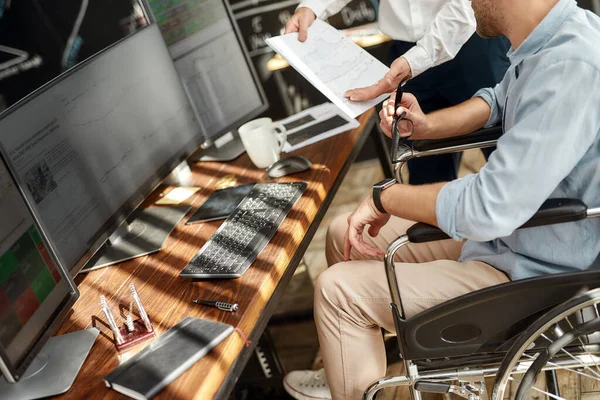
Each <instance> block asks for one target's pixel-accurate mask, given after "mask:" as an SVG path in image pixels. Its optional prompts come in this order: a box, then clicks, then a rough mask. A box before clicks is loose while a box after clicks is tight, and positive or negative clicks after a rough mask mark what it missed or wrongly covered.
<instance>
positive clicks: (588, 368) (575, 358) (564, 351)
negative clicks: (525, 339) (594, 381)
mask: <svg viewBox="0 0 600 400" xmlns="http://www.w3.org/2000/svg"><path fill="white" fill-rule="evenodd" d="M542 337H543V338H544V339H546V340H547V341H549V342H550V343H553V342H552V340H550V338H549V337H548V336H546V335H545V334H543V333H542ZM560 351H562V352H563V353H565V354H566V355H568V356H569V357H571V358H572V359H573V360H575V361H581V360H579V359H578V358H577V357H575V356H574V355H573V354H571V353H569V352H568V351H567V350H565V349H564V347H563V348H561V349H560ZM583 367H584V368H585V369H587V370H589V371H590V372H591V373H592V374H594V375H595V376H596V377H597V378H600V374H598V373H597V372H596V371H594V370H593V369H591V368H590V367H588V366H587V365H585V364H584V366H583Z"/></svg>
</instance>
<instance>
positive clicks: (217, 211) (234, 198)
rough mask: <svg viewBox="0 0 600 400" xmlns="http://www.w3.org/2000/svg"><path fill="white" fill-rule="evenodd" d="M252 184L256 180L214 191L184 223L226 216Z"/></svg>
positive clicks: (250, 189)
mask: <svg viewBox="0 0 600 400" xmlns="http://www.w3.org/2000/svg"><path fill="white" fill-rule="evenodd" d="M254 185H256V182H255V183H249V184H247V185H240V186H234V187H230V188H226V189H220V190H217V191H215V192H214V193H213V194H211V195H210V197H209V198H208V200H206V201H205V202H204V204H202V205H201V206H200V208H198V210H196V212H195V213H194V215H192V216H191V217H190V219H188V220H187V222H186V225H189V224H196V223H198V222H206V221H215V220H218V219H225V218H227V217H228V216H229V214H231V213H232V212H233V211H234V210H235V208H236V207H237V206H238V204H240V202H241V201H242V200H243V199H244V197H246V195H248V193H250V191H252V188H253V187H254Z"/></svg>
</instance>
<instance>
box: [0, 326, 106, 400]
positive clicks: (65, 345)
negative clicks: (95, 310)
mask: <svg viewBox="0 0 600 400" xmlns="http://www.w3.org/2000/svg"><path fill="white" fill-rule="evenodd" d="M99 332H100V331H98V329H96V328H90V329H86V330H83V331H77V332H73V333H67V334H65V335H60V336H54V337H51V338H50V339H48V342H46V344H45V345H44V347H42V350H41V351H40V353H39V354H38V355H37V357H36V358H35V359H34V360H33V362H32V363H31V365H30V366H29V368H27V370H26V371H25V374H23V377H21V379H20V380H19V381H18V382H16V383H8V382H7V381H5V380H4V379H0V400H4V399H7V400H8V399H10V400H30V399H39V398H42V397H48V396H55V395H58V394H61V393H65V392H66V391H67V390H69V389H70V388H71V385H73V382H74V381H75V377H76V376H77V374H78V373H79V370H80V369H81V366H82V365H83V362H84V361H85V359H86V357H87V355H88V354H89V352H90V351H91V350H92V346H93V344H94V341H96V337H97V336H98V333H99Z"/></svg>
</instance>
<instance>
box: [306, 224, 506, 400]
mask: <svg viewBox="0 0 600 400" xmlns="http://www.w3.org/2000/svg"><path fill="white" fill-rule="evenodd" d="M347 217H348V216H347V215H342V216H339V217H337V218H336V219H335V220H334V221H333V223H332V224H331V226H330V227H329V231H328V233H327V248H326V252H327V262H328V264H329V265H330V268H329V269H327V270H326V271H325V272H324V273H322V274H321V275H320V276H319V279H318V280H317V283H316V286H315V322H316V325H317V331H318V334H319V342H320V345H321V354H322V356H323V362H324V364H325V373H326V375H327V380H328V382H329V386H330V388H331V393H332V396H333V399H360V398H362V394H363V392H364V390H365V389H366V388H367V386H369V384H371V383H372V382H373V381H374V380H376V379H378V378H381V377H383V376H385V372H386V356H385V349H384V343H383V338H382V335H381V329H380V328H384V329H386V330H387V331H390V332H395V330H394V321H393V319H392V313H391V311H390V308H389V305H390V302H391V299H390V294H389V289H388V283H387V279H386V276H385V270H384V266H383V262H382V259H383V258H382V259H380V260H365V259H361V257H360V256H359V255H358V254H356V253H353V254H352V261H348V262H344V261H343V258H344V255H343V251H344V234H345V233H346V228H347V226H348V225H347ZM412 224H414V223H413V222H410V221H406V220H402V219H400V218H395V217H392V218H391V219H390V221H389V223H388V224H387V225H386V226H385V227H383V228H382V229H381V232H380V234H379V235H378V236H377V237H376V238H372V237H370V236H369V235H368V233H365V236H364V239H365V241H367V242H369V243H371V244H373V245H375V246H377V247H378V248H380V249H382V250H383V251H385V250H386V248H387V246H388V244H389V243H391V242H392V241H393V240H395V239H396V238H397V237H398V236H401V235H403V234H404V233H406V230H407V229H408V228H409V227H410V226H411V225H412ZM365 231H366V230H365ZM461 247H462V243H461V242H456V241H453V240H444V241H438V242H430V243H421V244H409V245H408V246H404V248H403V249H401V250H400V251H399V252H398V255H397V258H396V260H397V262H396V271H397V274H398V281H399V285H400V293H401V296H402V303H403V306H404V310H405V312H406V316H407V317H410V316H412V315H415V314H417V313H419V312H421V311H423V310H425V309H427V308H429V307H432V306H434V305H436V304H438V303H442V302H444V301H446V300H448V299H452V298H454V297H457V296H460V295H462V294H465V293H468V292H472V291H475V290H478V289H482V288H485V287H488V286H492V285H497V284H500V283H504V282H507V281H508V278H507V277H506V275H504V274H503V273H502V272H500V271H498V270H496V269H494V268H492V267H491V266H489V265H488V264H485V263H482V262H478V261H470V262H458V261H456V260H458V257H459V256H460V250H461Z"/></svg>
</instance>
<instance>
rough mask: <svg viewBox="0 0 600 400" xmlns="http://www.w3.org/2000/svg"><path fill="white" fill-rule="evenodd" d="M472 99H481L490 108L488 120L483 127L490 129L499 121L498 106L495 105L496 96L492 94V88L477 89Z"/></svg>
mask: <svg viewBox="0 0 600 400" xmlns="http://www.w3.org/2000/svg"><path fill="white" fill-rule="evenodd" d="M473 97H481V98H482V99H483V100H484V101H485V102H486V103H488V106H490V108H491V112H490V117H489V118H488V120H487V122H486V124H485V126H484V127H485V128H491V127H492V126H494V125H496V123H497V122H498V120H499V117H500V114H499V110H498V106H497V103H496V94H495V93H494V89H492V88H483V89H479V90H478V91H477V92H476V93H475V94H474V95H473Z"/></svg>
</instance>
